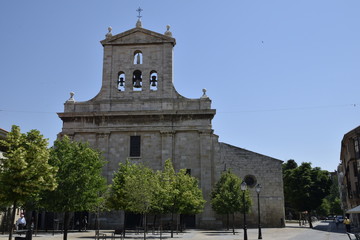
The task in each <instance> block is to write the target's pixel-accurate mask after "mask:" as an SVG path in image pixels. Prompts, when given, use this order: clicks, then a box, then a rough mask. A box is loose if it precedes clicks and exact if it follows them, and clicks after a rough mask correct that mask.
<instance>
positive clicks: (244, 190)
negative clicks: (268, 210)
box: [240, 181, 248, 240]
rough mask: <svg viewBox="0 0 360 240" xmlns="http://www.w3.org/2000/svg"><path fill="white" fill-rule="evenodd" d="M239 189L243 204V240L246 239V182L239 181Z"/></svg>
mask: <svg viewBox="0 0 360 240" xmlns="http://www.w3.org/2000/svg"><path fill="white" fill-rule="evenodd" d="M240 187H241V191H243V204H244V240H247V239H248V238H247V229H246V201H245V192H246V188H247V185H246V182H245V181H243V182H242V183H241V186H240Z"/></svg>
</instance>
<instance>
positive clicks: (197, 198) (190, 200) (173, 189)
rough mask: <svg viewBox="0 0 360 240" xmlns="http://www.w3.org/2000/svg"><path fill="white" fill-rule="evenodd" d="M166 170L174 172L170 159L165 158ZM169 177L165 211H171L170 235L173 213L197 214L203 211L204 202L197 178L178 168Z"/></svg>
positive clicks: (172, 228)
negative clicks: (177, 170)
mask: <svg viewBox="0 0 360 240" xmlns="http://www.w3.org/2000/svg"><path fill="white" fill-rule="evenodd" d="M167 161H168V162H167V167H168V172H169V173H172V172H175V171H174V169H173V165H172V162H171V160H167ZM169 177H170V188H169V197H170V199H169V202H168V205H167V206H165V211H166V212H169V213H171V237H173V232H174V227H173V226H174V215H176V214H197V213H200V212H202V211H203V209H204V205H205V203H206V201H205V199H204V197H203V195H202V191H201V189H200V188H199V186H198V180H197V179H196V178H195V177H192V176H191V175H190V174H188V173H187V172H186V169H180V171H179V172H178V173H176V174H175V176H174V177H171V175H170V176H169Z"/></svg>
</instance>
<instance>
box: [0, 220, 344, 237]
mask: <svg viewBox="0 0 360 240" xmlns="http://www.w3.org/2000/svg"><path fill="white" fill-rule="evenodd" d="M102 232H103V233H104V234H106V235H107V237H106V239H111V233H110V231H102ZM15 236H17V235H15ZM146 236H147V239H160V235H159V234H158V233H155V234H152V233H148V234H147V235H146ZM62 237H63V236H62V234H60V233H58V234H55V235H54V236H53V235H52V234H50V233H39V234H38V235H37V236H34V237H33V239H34V240H41V239H43V240H47V239H51V240H57V239H58V240H60V239H62ZM4 239H8V235H0V240H4ZM75 239H94V231H91V230H89V231H86V232H71V233H69V235H68V240H75ZM117 239H119V238H117ZM126 239H129V240H134V239H143V234H135V233H128V234H127V236H126ZM162 239H163V240H165V239H166V240H170V239H171V238H170V233H164V234H163V235H162ZM174 239H175V240H180V239H185V240H189V239H190V240H243V239H244V237H243V229H236V234H235V235H233V234H232V232H231V231H215V230H187V231H186V232H184V233H179V234H174ZM255 239H258V229H256V228H252V229H248V240H255ZM262 239H264V240H348V239H349V238H348V236H347V235H346V233H345V228H344V226H343V225H342V224H340V225H339V226H338V227H336V225H335V223H334V222H332V221H319V222H316V223H315V224H314V228H313V229H310V228H309V227H306V226H299V225H298V224H295V223H291V224H287V226H286V227H285V228H263V229H262Z"/></svg>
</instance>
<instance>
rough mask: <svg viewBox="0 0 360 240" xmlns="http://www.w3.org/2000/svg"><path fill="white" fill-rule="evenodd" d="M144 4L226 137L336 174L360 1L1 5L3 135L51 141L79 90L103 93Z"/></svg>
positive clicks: (354, 73) (37, 0) (185, 80)
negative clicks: (106, 70) (15, 132)
mask: <svg viewBox="0 0 360 240" xmlns="http://www.w3.org/2000/svg"><path fill="white" fill-rule="evenodd" d="M139 6H141V8H142V9H143V10H144V11H143V12H142V16H143V17H142V22H143V27H144V28H147V29H149V30H152V31H155V32H159V33H164V32H165V31H166V25H168V24H169V25H170V26H171V29H170V30H171V31H172V33H173V36H174V37H175V38H176V41H177V45H176V46H175V48H174V84H175V87H176V89H177V90H178V92H179V93H180V94H182V95H183V96H185V97H188V98H198V97H200V96H201V95H202V89H203V88H206V89H207V95H208V96H209V97H210V98H211V99H212V101H213V102H212V107H213V108H215V109H216V110H217V114H216V116H215V118H214V120H213V128H214V130H215V134H217V135H219V137H220V141H222V142H226V143H229V144H232V145H235V146H238V147H241V148H245V149H248V150H251V151H255V152H258V153H261V154H264V155H268V156H271V157H274V158H278V159H280V160H283V161H287V160H288V159H294V160H295V161H297V162H298V163H301V162H312V163H313V166H318V167H321V168H322V169H326V170H329V171H333V170H335V169H336V167H337V165H338V163H339V155H340V143H341V139H342V137H343V135H344V134H345V133H346V132H348V131H350V130H352V129H354V128H355V127H357V126H359V125H360V99H359V90H360V81H359V77H360V67H359V66H360V32H359V25H360V14H359V10H360V1H358V0H347V1H338V0H317V1H313V0H301V1H300V0H298V1H289V0H271V1H259V0H252V1H244V0H225V1H212V0H207V1H205V0H197V1H190V0H183V1H174V0H166V1H165V0H153V1H145V0H137V1H136V0H116V1H115V0H106V1H100V0H97V1H95V0H76V1H73V0H63V1H50V0H32V1H25V0H2V1H0V29H1V35H0V36H1V37H0V66H1V67H0V80H1V85H0V86H1V87H0V89H1V91H0V92H1V94H0V128H3V129H5V130H10V129H11V126H12V125H13V124H15V125H19V126H20V127H21V129H22V131H23V132H27V131H29V130H30V129H38V130H40V131H41V133H42V134H43V135H44V136H45V137H46V138H49V142H50V145H52V143H53V141H54V140H55V139H56V135H57V133H59V132H60V131H61V127H62V122H61V120H60V119H59V118H58V117H57V115H56V113H57V112H62V111H63V103H64V102H65V101H66V100H67V99H68V98H69V92H70V91H74V92H75V99H76V100H77V101H86V100H89V99H91V98H92V97H94V96H95V95H96V94H97V93H98V91H99V90H100V86H101V73H102V51H103V49H102V46H101V44H100V43H99V41H100V40H102V39H104V38H105V34H106V33H107V28H108V26H112V28H113V34H117V33H121V32H123V31H126V30H128V29H131V28H133V27H135V23H136V20H137V17H136V16H137V12H136V11H135V10H136V9H137V8H138V7H139Z"/></svg>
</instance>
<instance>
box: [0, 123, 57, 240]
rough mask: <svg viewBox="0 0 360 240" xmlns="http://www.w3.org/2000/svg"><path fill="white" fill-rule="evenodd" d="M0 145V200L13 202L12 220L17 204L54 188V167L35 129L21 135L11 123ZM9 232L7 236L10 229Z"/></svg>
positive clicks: (7, 203) (32, 201)
mask: <svg viewBox="0 0 360 240" xmlns="http://www.w3.org/2000/svg"><path fill="white" fill-rule="evenodd" d="M0 145H1V146H3V147H4V148H5V149H6V153H5V154H4V157H5V158H4V159H1V161H0V202H2V203H3V204H4V205H10V204H12V205H13V212H12V216H11V222H12V223H13V222H14V218H15V210H16V208H17V207H18V206H19V205H21V206H24V205H25V204H26V206H30V205H33V204H34V203H35V202H38V201H39V199H40V194H41V193H42V192H43V191H46V190H48V191H52V190H54V189H55V187H56V180H55V174H56V171H57V168H56V167H53V166H51V165H50V164H49V162H48V161H49V150H48V148H47V146H48V141H47V139H44V137H43V136H42V135H41V134H40V132H39V131H38V130H31V131H29V132H28V133H26V134H24V133H21V132H20V127H18V126H15V125H14V126H12V129H11V132H9V133H8V135H7V137H6V139H5V140H1V141H0ZM30 203H31V204H30ZM28 210H29V209H28ZM9 225H10V228H12V226H13V224H9ZM9 233H10V234H9V239H11V238H12V229H9Z"/></svg>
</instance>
